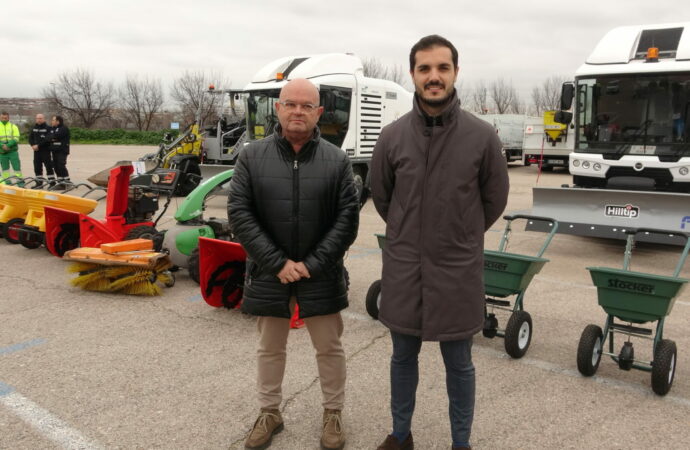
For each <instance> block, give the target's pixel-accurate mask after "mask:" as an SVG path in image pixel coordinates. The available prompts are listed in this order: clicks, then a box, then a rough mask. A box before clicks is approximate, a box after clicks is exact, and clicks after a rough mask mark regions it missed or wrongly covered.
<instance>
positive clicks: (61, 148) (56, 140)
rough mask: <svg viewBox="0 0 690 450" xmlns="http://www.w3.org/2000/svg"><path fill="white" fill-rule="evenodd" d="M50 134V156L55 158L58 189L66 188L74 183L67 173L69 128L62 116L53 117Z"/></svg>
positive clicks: (54, 164)
mask: <svg viewBox="0 0 690 450" xmlns="http://www.w3.org/2000/svg"><path fill="white" fill-rule="evenodd" d="M50 124H51V129H50V134H49V135H48V141H49V142H50V147H49V148H50V154H51V156H52V157H53V166H54V168H55V175H57V184H58V186H57V188H58V189H59V188H63V189H64V188H66V187H67V186H68V185H69V184H71V183H72V182H71V181H70V179H69V172H68V171H67V156H68V155H69V139H70V137H69V128H67V126H66V125H65V120H64V119H63V118H62V116H53V118H52V120H51V122H50Z"/></svg>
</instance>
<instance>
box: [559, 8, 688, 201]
mask: <svg viewBox="0 0 690 450" xmlns="http://www.w3.org/2000/svg"><path fill="white" fill-rule="evenodd" d="M571 86H572V87H571V88H570V89H573V88H574V100H575V101H574V110H573V113H574V117H573V120H574V123H575V148H574V151H573V153H572V154H571V156H570V162H569V169H570V173H571V174H572V175H573V183H574V184H575V185H577V186H581V187H599V188H614V189H635V190H660V191H674V192H690V22H685V23H673V24H663V25H643V26H629V27H620V28H615V29H613V30H612V31H610V32H609V33H608V34H606V35H605V36H604V38H603V39H602V40H601V41H600V42H599V44H598V45H597V46H596V48H595V49H594V51H593V52H592V53H591V55H589V57H588V58H587V60H586V61H585V63H584V64H583V65H582V66H580V68H579V69H578V70H577V72H576V74H575V82H574V85H572V84H571ZM568 91H569V88H568V86H564V90H563V97H562V105H561V109H569V108H570V104H569V102H568V100H571V99H572V98H573V91H572V90H570V92H568ZM568 115H569V114H568V113H565V115H561V116H560V119H561V121H562V122H565V121H567V120H568Z"/></svg>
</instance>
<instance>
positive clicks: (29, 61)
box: [0, 0, 690, 101]
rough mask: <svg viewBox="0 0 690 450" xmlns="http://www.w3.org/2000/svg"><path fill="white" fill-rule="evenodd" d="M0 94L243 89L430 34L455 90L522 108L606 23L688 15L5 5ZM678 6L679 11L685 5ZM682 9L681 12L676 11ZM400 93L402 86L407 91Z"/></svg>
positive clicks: (635, 5)
mask: <svg viewBox="0 0 690 450" xmlns="http://www.w3.org/2000/svg"><path fill="white" fill-rule="evenodd" d="M2 5H3V7H2V19H1V21H2V31H1V32H0V48H1V49H2V53H3V57H2V60H3V62H2V65H1V67H2V68H1V69H0V73H1V74H2V76H1V77H0V97H39V96H41V89H42V88H44V87H46V86H48V85H49V83H50V82H51V81H53V80H55V78H56V77H57V75H58V74H59V73H61V72H64V71H70V70H73V69H75V68H78V67H79V68H85V69H88V70H91V71H93V72H94V74H95V75H96V77H97V78H98V79H99V80H103V81H109V82H113V83H114V84H116V85H118V84H120V83H121V82H122V81H123V80H124V78H125V76H126V75H127V74H139V75H143V76H149V77H156V78H160V79H161V80H162V82H163V84H164V87H165V91H166V96H167V93H168V89H169V86H170V85H171V84H172V80H173V79H175V78H176V77H177V76H179V75H180V74H181V73H182V72H183V71H184V70H185V69H190V70H194V69H203V70H214V71H218V72H222V74H223V76H224V77H225V78H227V79H229V80H230V81H231V86H222V87H225V88H228V87H232V88H242V87H243V86H244V85H245V84H246V83H248V82H249V80H250V79H251V77H252V75H253V74H254V73H255V72H256V71H257V70H258V69H260V68H261V67H262V66H263V65H265V64H266V63H268V62H270V61H271V60H273V59H277V58H280V57H283V56H290V55H295V56H297V55H305V54H312V53H330V52H352V53H355V54H356V55H358V56H361V57H376V58H378V59H379V60H380V61H381V62H382V63H384V64H387V65H394V64H401V65H402V66H403V67H404V68H405V70H407V58H408V53H409V49H410V47H411V46H412V45H413V44H414V43H415V42H416V41H417V40H418V39H419V38H420V37H422V36H425V35H427V34H432V33H437V34H441V35H442V36H444V37H446V38H448V39H450V40H451V41H452V42H453V43H454V44H455V46H456V47H457V48H458V50H459V53H460V78H459V81H460V80H461V81H463V85H464V86H470V87H471V86H472V85H473V84H474V83H476V82H477V81H479V80H485V81H487V82H491V81H492V80H495V79H497V78H499V77H503V78H505V79H506V80H511V81H512V82H513V84H514V85H515V86H516V87H517V88H518V89H519V92H520V94H521V96H522V98H523V100H524V101H529V93H530V91H531V89H532V87H533V86H535V85H537V84H540V83H541V82H542V81H543V80H544V79H545V78H547V77H549V76H551V75H560V76H567V77H570V76H572V73H573V72H574V71H575V70H576V69H577V67H578V66H579V65H580V64H581V63H582V62H583V60H584V59H585V58H586V57H587V55H588V54H589V53H590V52H591V50H592V49H593V48H594V46H595V45H596V43H597V42H598V41H599V39H601V37H603V35H604V34H605V33H606V32H607V31H608V30H609V29H611V28H614V27H617V26H623V25H637V24H645V23H666V22H678V21H684V20H685V21H687V20H690V7H689V6H688V3H687V1H686V0H653V1H648V0H644V1H638V0H628V1H622V0H616V1H613V0H577V1H554V0H551V1H533V0H517V1H488V0H484V1H471V2H469V1H461V0H455V1H445V0H435V1H429V0H421V1H407V2H405V1H400V0H398V1H389V0H384V1H375V0H347V1H339V2H334V1H326V0H320V1H317V0H287V1H285V0H284V1H276V0H244V1H237V0H225V1H221V0H196V1H195V0H192V1H185V2H182V1H175V0H116V1H108V2H105V1H100V0H61V1H57V2H46V1H44V0H40V1H39V0H23V1H19V0H3V2H2ZM683 5H685V6H683ZM683 14H685V16H683ZM408 88H409V85H408Z"/></svg>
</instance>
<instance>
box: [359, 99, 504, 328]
mask: <svg viewBox="0 0 690 450" xmlns="http://www.w3.org/2000/svg"><path fill="white" fill-rule="evenodd" d="M417 102H418V100H417V97H416V96H415V100H414V107H413V110H412V111H410V112H409V113H407V114H406V115H404V116H402V117H401V118H400V119H398V120H397V121H395V122H393V123H392V124H390V125H388V126H387V127H385V128H384V129H383V130H382V132H381V136H380V138H379V139H378V142H377V143H376V146H375V148H374V154H373V159H372V165H371V191H372V198H373V201H374V204H375V206H376V209H377V211H378V212H379V214H380V215H381V217H382V218H383V220H384V221H385V222H386V245H385V249H384V250H383V274H382V285H381V286H382V287H381V304H380V310H379V320H380V321H381V322H382V323H383V324H384V325H386V326H387V327H388V328H390V329H391V330H393V331H395V332H398V333H402V334H408V335H414V336H421V338H422V339H423V340H427V341H452V340H462V339H467V338H470V337H471V336H473V335H474V334H475V333H477V332H479V331H480V330H481V329H482V326H483V321H484V282H483V269H484V259H483V249H484V232H485V231H486V230H488V229H489V227H491V225H492V224H493V223H494V222H495V221H496V220H497V219H498V218H499V217H500V215H501V213H502V212H503V210H504V208H505V206H506V202H507V198H508V188H509V183H508V171H507V167H506V159H505V157H503V155H502V153H501V142H500V141H499V139H498V137H497V135H496V132H495V131H494V129H493V128H492V127H491V126H490V125H489V124H488V123H486V122H484V121H482V120H480V119H478V118H476V117H475V116H474V115H472V114H471V113H469V112H466V111H464V110H462V109H461V108H460V104H459V101H458V100H457V97H454V98H453V100H452V101H451V103H450V104H449V106H448V107H447V108H446V109H445V110H444V112H443V113H442V114H441V115H440V116H438V117H435V118H432V117H429V116H427V115H426V114H425V113H424V112H423V111H422V109H421V108H420V107H419V105H418V103H417Z"/></svg>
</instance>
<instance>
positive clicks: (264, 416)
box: [244, 408, 284, 450]
mask: <svg viewBox="0 0 690 450" xmlns="http://www.w3.org/2000/svg"><path fill="white" fill-rule="evenodd" d="M283 428H284V426H283V417H282V416H281V415H280V411H279V410H277V409H266V408H261V413H260V414H259V418H258V419H256V422H254V426H253V427H252V431H250V432H249V436H247V440H246V441H244V448H246V449H247V450H264V449H266V448H268V447H270V446H271V441H272V440H273V435H274V434H278V433H280V432H281V431H283Z"/></svg>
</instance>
